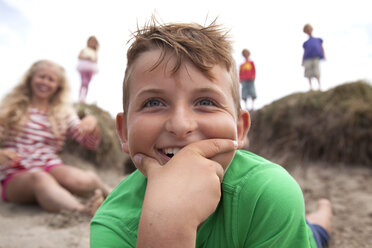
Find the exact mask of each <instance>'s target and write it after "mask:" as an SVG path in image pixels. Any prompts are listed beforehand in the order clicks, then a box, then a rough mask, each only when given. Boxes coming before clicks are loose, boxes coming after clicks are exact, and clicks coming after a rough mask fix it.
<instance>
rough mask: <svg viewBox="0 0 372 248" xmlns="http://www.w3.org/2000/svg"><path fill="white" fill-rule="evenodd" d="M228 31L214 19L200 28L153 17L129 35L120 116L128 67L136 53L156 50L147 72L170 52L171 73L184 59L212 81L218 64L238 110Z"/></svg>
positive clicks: (126, 102) (126, 92)
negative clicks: (172, 57) (172, 59)
mask: <svg viewBox="0 0 372 248" xmlns="http://www.w3.org/2000/svg"><path fill="white" fill-rule="evenodd" d="M229 38H230V37H229V36H228V32H227V31H225V30H224V29H223V28H222V27H221V26H220V25H218V24H217V23H216V20H214V21H213V22H212V23H211V24H210V25H208V26H206V27H203V26H201V25H199V24H195V23H187V24H186V23H171V24H160V23H159V22H158V21H157V20H156V19H155V18H154V17H152V19H151V20H150V22H148V23H147V24H146V25H145V26H144V27H143V28H138V30H137V31H136V32H135V33H133V38H132V40H133V42H132V44H131V45H130V47H129V49H128V52H127V68H126V71H125V76H124V82H123V109H124V113H126V112H127V110H128V105H129V85H130V74H131V72H130V71H131V67H132V66H133V64H134V62H135V60H136V59H137V58H138V57H139V55H140V54H142V53H144V52H146V51H150V50H155V49H160V50H161V55H160V57H159V59H158V61H157V62H156V63H155V64H154V66H153V67H152V68H151V70H153V69H155V68H156V67H157V66H159V65H160V64H161V63H162V62H163V60H164V58H165V56H166V54H167V53H168V52H172V53H173V54H174V55H175V57H176V63H175V65H174V67H173V68H172V72H173V73H175V72H177V71H178V69H179V68H180V66H181V64H182V62H183V61H184V60H185V59H188V60H190V61H191V62H192V63H193V64H194V65H195V66H196V67H197V68H198V69H199V70H200V71H201V72H202V73H203V74H204V75H205V76H206V77H208V78H209V79H213V78H214V75H212V72H211V69H212V68H213V67H214V66H215V65H222V66H223V67H225V68H226V70H227V71H228V72H229V73H230V76H231V80H232V95H233V97H234V102H235V104H236V106H237V111H238V113H239V111H240V89H239V81H238V77H237V71H236V66H235V62H234V59H233V57H232V46H231V41H230V40H229Z"/></svg>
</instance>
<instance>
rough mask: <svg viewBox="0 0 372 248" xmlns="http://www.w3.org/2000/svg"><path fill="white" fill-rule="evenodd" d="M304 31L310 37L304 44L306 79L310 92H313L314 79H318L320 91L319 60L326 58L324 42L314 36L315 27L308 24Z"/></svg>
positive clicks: (303, 63) (303, 59) (303, 60)
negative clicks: (312, 80) (312, 82)
mask: <svg viewBox="0 0 372 248" xmlns="http://www.w3.org/2000/svg"><path fill="white" fill-rule="evenodd" d="M303 31H304V33H306V34H307V35H309V39H308V40H307V41H305V42H304V44H303V48H304V55H303V58H302V65H303V66H304V68H305V77H306V78H308V79H309V85H310V90H312V85H311V79H312V78H316V80H317V81H318V86H319V90H320V70H319V60H321V59H324V58H325V56H324V48H323V40H322V39H321V38H315V37H313V36H312V32H313V27H312V26H311V25H310V24H306V25H305V26H304V30H303Z"/></svg>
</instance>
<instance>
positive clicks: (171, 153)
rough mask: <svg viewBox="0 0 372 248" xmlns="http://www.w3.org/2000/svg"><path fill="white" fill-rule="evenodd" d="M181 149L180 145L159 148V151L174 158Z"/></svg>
mask: <svg viewBox="0 0 372 248" xmlns="http://www.w3.org/2000/svg"><path fill="white" fill-rule="evenodd" d="M179 150H180V148H178V147H174V148H164V149H159V151H160V152H161V153H163V154H165V155H166V156H167V157H169V158H172V157H173V156H174V155H176V153H177V152H178V151H179Z"/></svg>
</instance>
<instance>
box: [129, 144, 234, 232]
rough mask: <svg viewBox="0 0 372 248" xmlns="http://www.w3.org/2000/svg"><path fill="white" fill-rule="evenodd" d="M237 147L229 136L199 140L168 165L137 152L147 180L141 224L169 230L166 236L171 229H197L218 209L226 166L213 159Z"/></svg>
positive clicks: (138, 165)
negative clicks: (227, 137) (226, 137)
mask: <svg viewBox="0 0 372 248" xmlns="http://www.w3.org/2000/svg"><path fill="white" fill-rule="evenodd" d="M236 147H237V145H236V142H234V141H232V140H229V139H209V140H202V141H198V142H195V143H192V144H190V145H188V146H186V147H184V148H183V149H181V150H180V151H179V152H178V153H177V154H176V155H175V156H174V157H173V158H172V159H171V160H170V161H169V162H168V163H166V164H165V165H160V164H159V163H158V162H157V161H156V160H155V159H153V158H150V157H146V156H145V155H142V154H137V155H135V156H134V158H133V159H134V162H135V163H136V165H137V168H139V169H140V171H141V172H142V173H143V174H144V175H145V176H146V177H147V179H148V183H147V188H146V195H145V200H144V203H143V208H142V215H141V222H142V221H144V223H143V222H142V224H145V223H146V224H147V225H149V226H148V228H150V226H152V228H151V229H152V230H154V229H157V230H167V232H165V233H162V234H163V235H167V236H168V235H170V233H169V231H170V232H177V231H181V230H184V229H187V228H190V229H191V230H194V231H196V229H197V227H198V226H199V225H200V224H201V223H202V222H203V221H205V220H206V219H207V218H208V216H209V215H210V214H212V213H213V211H214V210H215V209H216V207H217V204H218V202H219V200H220V196H221V190H220V186H221V181H222V178H223V175H224V168H223V166H222V165H221V164H220V163H218V162H216V161H214V160H212V159H211V158H213V157H216V156H217V155H219V154H222V153H227V152H233V151H234V150H235V149H236ZM140 226H141V224H140ZM155 226H156V228H154V227H155ZM142 227H144V226H142ZM178 228H181V230H180V229H178ZM159 232H160V231H159ZM158 235H161V234H158Z"/></svg>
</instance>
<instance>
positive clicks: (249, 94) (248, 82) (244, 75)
mask: <svg viewBox="0 0 372 248" xmlns="http://www.w3.org/2000/svg"><path fill="white" fill-rule="evenodd" d="M250 54H251V53H250V52H249V50H248V49H244V50H243V51H242V55H243V57H244V59H245V62H244V63H243V64H241V65H240V70H239V78H240V83H241V85H242V98H243V101H244V105H245V106H244V107H245V109H246V110H248V99H249V98H251V99H252V108H251V109H252V110H253V108H254V100H255V99H256V97H257V96H256V89H255V87H254V80H255V79H256V68H255V66H254V63H253V61H252V60H250V59H249V56H250Z"/></svg>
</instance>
